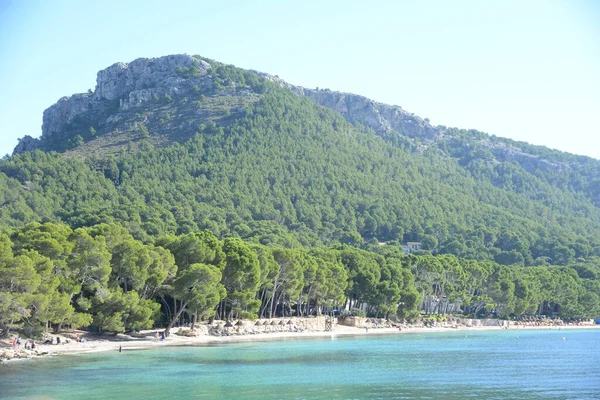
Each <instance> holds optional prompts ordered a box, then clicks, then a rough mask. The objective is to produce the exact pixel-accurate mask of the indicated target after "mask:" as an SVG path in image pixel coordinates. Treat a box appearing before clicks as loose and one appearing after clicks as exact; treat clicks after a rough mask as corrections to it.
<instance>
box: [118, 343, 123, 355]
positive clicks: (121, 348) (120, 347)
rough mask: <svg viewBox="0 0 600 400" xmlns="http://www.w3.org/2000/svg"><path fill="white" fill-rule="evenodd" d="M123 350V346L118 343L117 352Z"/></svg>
mask: <svg viewBox="0 0 600 400" xmlns="http://www.w3.org/2000/svg"><path fill="white" fill-rule="evenodd" d="M122 350H123V346H121V345H119V353H120V352H121V351H122Z"/></svg>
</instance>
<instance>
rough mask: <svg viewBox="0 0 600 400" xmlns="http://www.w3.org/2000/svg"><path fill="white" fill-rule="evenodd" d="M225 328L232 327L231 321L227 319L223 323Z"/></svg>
mask: <svg viewBox="0 0 600 400" xmlns="http://www.w3.org/2000/svg"><path fill="white" fill-rule="evenodd" d="M225 328H233V325H231V322H229V321H227V323H225Z"/></svg>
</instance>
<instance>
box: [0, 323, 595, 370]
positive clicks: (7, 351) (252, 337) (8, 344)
mask: <svg viewBox="0 0 600 400" xmlns="http://www.w3.org/2000/svg"><path fill="white" fill-rule="evenodd" d="M178 329H179V328H176V329H174V330H173V331H172V333H171V335H170V336H168V337H167V338H165V339H164V340H160V339H157V338H156V330H152V331H143V332H140V333H139V334H137V335H136V336H129V335H125V334H118V335H116V336H113V335H103V336H98V335H95V334H89V333H86V332H70V333H66V334H64V335H60V337H61V344H39V343H37V342H36V349H35V350H33V351H32V350H25V349H24V345H23V344H21V346H20V348H18V349H15V348H13V346H12V340H7V339H4V340H1V341H0V357H1V358H0V359H2V361H3V362H6V361H16V360H23V359H31V358H39V357H52V356H58V355H65V354H83V353H92V352H103V351H123V352H125V351H132V350H142V349H151V348H155V347H161V346H207V345H215V344H226V343H236V342H253V341H271V340H286V339H305V338H324V337H342V336H348V335H354V336H359V335H362V336H365V335H390V334H394V335H395V334H400V335H402V334H427V333H433V332H457V331H459V332H481V331H495V330H504V329H509V330H569V329H600V325H563V326H535V325H532V326H529V325H511V326H509V327H508V328H505V327H502V326H456V327H446V326H440V327H421V326H410V325H409V326H402V329H401V330H400V329H399V328H398V327H379V328H376V327H369V329H365V328H363V327H352V326H345V325H339V324H338V325H335V329H334V330H333V332H331V331H322V330H320V331H307V330H305V331H302V332H296V331H292V332H289V331H288V332H266V333H254V334H244V335H239V334H231V335H224V336H214V335H208V334H200V335H198V336H193V337H189V336H183V335H179V334H177V332H178ZM185 330H187V329H185ZM185 330H184V331H185ZM54 336H55V337H56V335H54ZM76 336H79V337H81V338H84V339H85V341H83V342H77V341H76V340H74V338H75V337H76Z"/></svg>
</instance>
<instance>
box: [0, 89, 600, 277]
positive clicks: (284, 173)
mask: <svg viewBox="0 0 600 400" xmlns="http://www.w3.org/2000/svg"><path fill="white" fill-rule="evenodd" d="M155 136H156V137H159V136H160V135H158V134H155ZM151 138H152V135H142V137H138V138H137V139H136V140H131V141H129V142H127V144H126V146H124V147H122V148H121V149H120V150H119V151H118V152H116V153H115V154H108V155H106V154H104V153H102V152H100V153H98V155H94V154H87V152H88V151H89V146H92V145H94V144H95V140H92V141H91V142H89V143H86V145H84V146H83V147H81V148H78V149H76V150H74V151H71V152H67V153H63V154H57V153H42V152H40V151H35V152H27V153H23V154H20V155H15V156H13V157H10V158H8V159H5V160H2V162H1V163H0V171H1V172H2V175H1V178H0V179H1V182H0V184H2V186H3V188H5V190H3V191H2V192H3V194H2V195H3V196H4V198H2V199H0V200H1V201H2V203H3V205H4V206H3V208H2V209H1V210H0V217H1V221H2V223H3V225H4V226H6V227H18V226H21V225H23V224H24V223H27V222H31V221H46V220H48V221H64V222H67V223H68V224H70V225H71V226H73V227H81V226H86V225H90V224H94V223H98V222H112V221H117V222H119V223H122V224H124V225H125V226H127V227H128V229H129V230H130V231H131V232H132V233H133V234H134V236H135V237H136V238H138V239H141V240H145V241H148V240H150V238H151V237H155V236H158V235H161V234H166V233H188V232H192V231H196V230H199V229H210V230H211V231H213V232H214V233H215V234H217V235H218V236H220V237H226V236H239V237H241V238H243V239H246V240H254V241H258V242H261V243H263V244H284V245H288V246H297V245H316V244H321V243H325V244H332V243H337V242H343V243H351V244H355V245H360V244H361V242H362V241H363V240H364V241H369V240H372V241H378V242H388V241H398V242H403V241H407V240H413V241H421V242H422V243H423V245H424V249H425V250H428V251H430V252H432V253H434V254H437V253H449V254H454V255H457V256H460V257H465V258H473V259H483V260H495V261H497V262H499V263H501V264H506V265H510V264H517V265H534V264H540V265H545V264H548V263H550V264H559V265H566V264H568V263H570V262H573V261H575V260H577V259H586V258H588V257H590V256H595V255H598V251H599V249H600V245H599V240H598V238H599V237H600V235H599V234H600V212H599V210H598V208H597V207H595V206H594V205H593V204H591V202H590V201H588V200H587V199H586V198H585V196H584V195H583V193H581V192H577V191H574V190H569V189H568V187H564V186H565V184H557V183H552V182H549V181H548V180H547V179H544V178H543V176H544V175H543V174H542V173H537V174H531V173H528V172H526V171H525V170H524V169H523V168H522V167H520V166H519V165H517V164H514V163H502V164H497V165H496V166H495V167H492V166H491V165H490V164H485V163H484V162H483V161H481V158H479V159H477V162H475V161H473V160H471V161H469V162H468V163H465V162H464V156H462V157H461V158H457V157H452V156H451V155H449V154H448V152H447V151H442V149H441V147H442V144H443V143H442V144H435V143H430V144H429V145H428V147H427V149H424V150H420V151H416V150H415V149H414V148H413V147H412V146H410V145H406V144H395V143H393V142H392V141H391V140H385V139H382V138H381V137H379V136H377V135H375V134H373V132H372V131H370V130H369V129H367V128H364V127H356V126H353V125H351V124H349V123H348V122H346V121H345V120H344V119H343V118H342V117H341V116H339V115H338V114H336V113H335V112H333V111H331V110H328V109H326V108H323V107H320V106H317V105H315V104H314V103H312V102H311V101H310V100H308V99H306V98H304V97H300V96H297V95H296V94H294V93H291V92H290V91H288V90H285V89H277V90H273V91H272V92H271V93H268V94H266V95H264V96H262V97H261V98H260V100H257V101H256V102H254V103H252V104H251V105H249V104H248V105H247V106H246V108H245V110H244V112H243V115H241V116H239V117H238V118H235V119H233V120H230V121H229V122H228V124H226V125H222V126H219V125H217V124H216V123H215V122H214V121H209V122H208V123H207V124H206V125H201V126H199V128H198V132H197V133H196V134H195V135H194V136H193V137H192V138H191V139H190V140H186V141H184V142H183V143H174V144H171V145H166V146H164V145H163V146H161V145H158V144H156V145H155V144H153V142H152V140H151ZM97 140H100V139H97ZM82 154H86V156H85V157H83V156H82ZM569 184H572V183H569Z"/></svg>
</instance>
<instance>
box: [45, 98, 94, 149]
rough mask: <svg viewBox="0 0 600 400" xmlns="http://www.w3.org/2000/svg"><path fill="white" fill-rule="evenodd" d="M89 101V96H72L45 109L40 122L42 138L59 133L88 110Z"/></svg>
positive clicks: (61, 99)
mask: <svg viewBox="0 0 600 400" xmlns="http://www.w3.org/2000/svg"><path fill="white" fill-rule="evenodd" d="M91 100H92V95H91V94H88V93H85V94H74V95H72V96H71V97H66V96H65V97H62V98H60V99H59V100H58V101H57V102H56V103H55V104H54V105H53V106H51V107H49V108H47V109H46V110H45V111H44V117H43V120H42V121H43V122H42V138H46V137H48V136H51V135H52V134H53V133H56V132H60V131H61V130H62V129H63V128H64V126H65V125H66V124H69V123H71V122H72V121H73V119H74V118H75V117H76V116H78V115H81V114H83V113H84V112H85V111H87V110H88V108H89V106H90V102H91Z"/></svg>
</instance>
